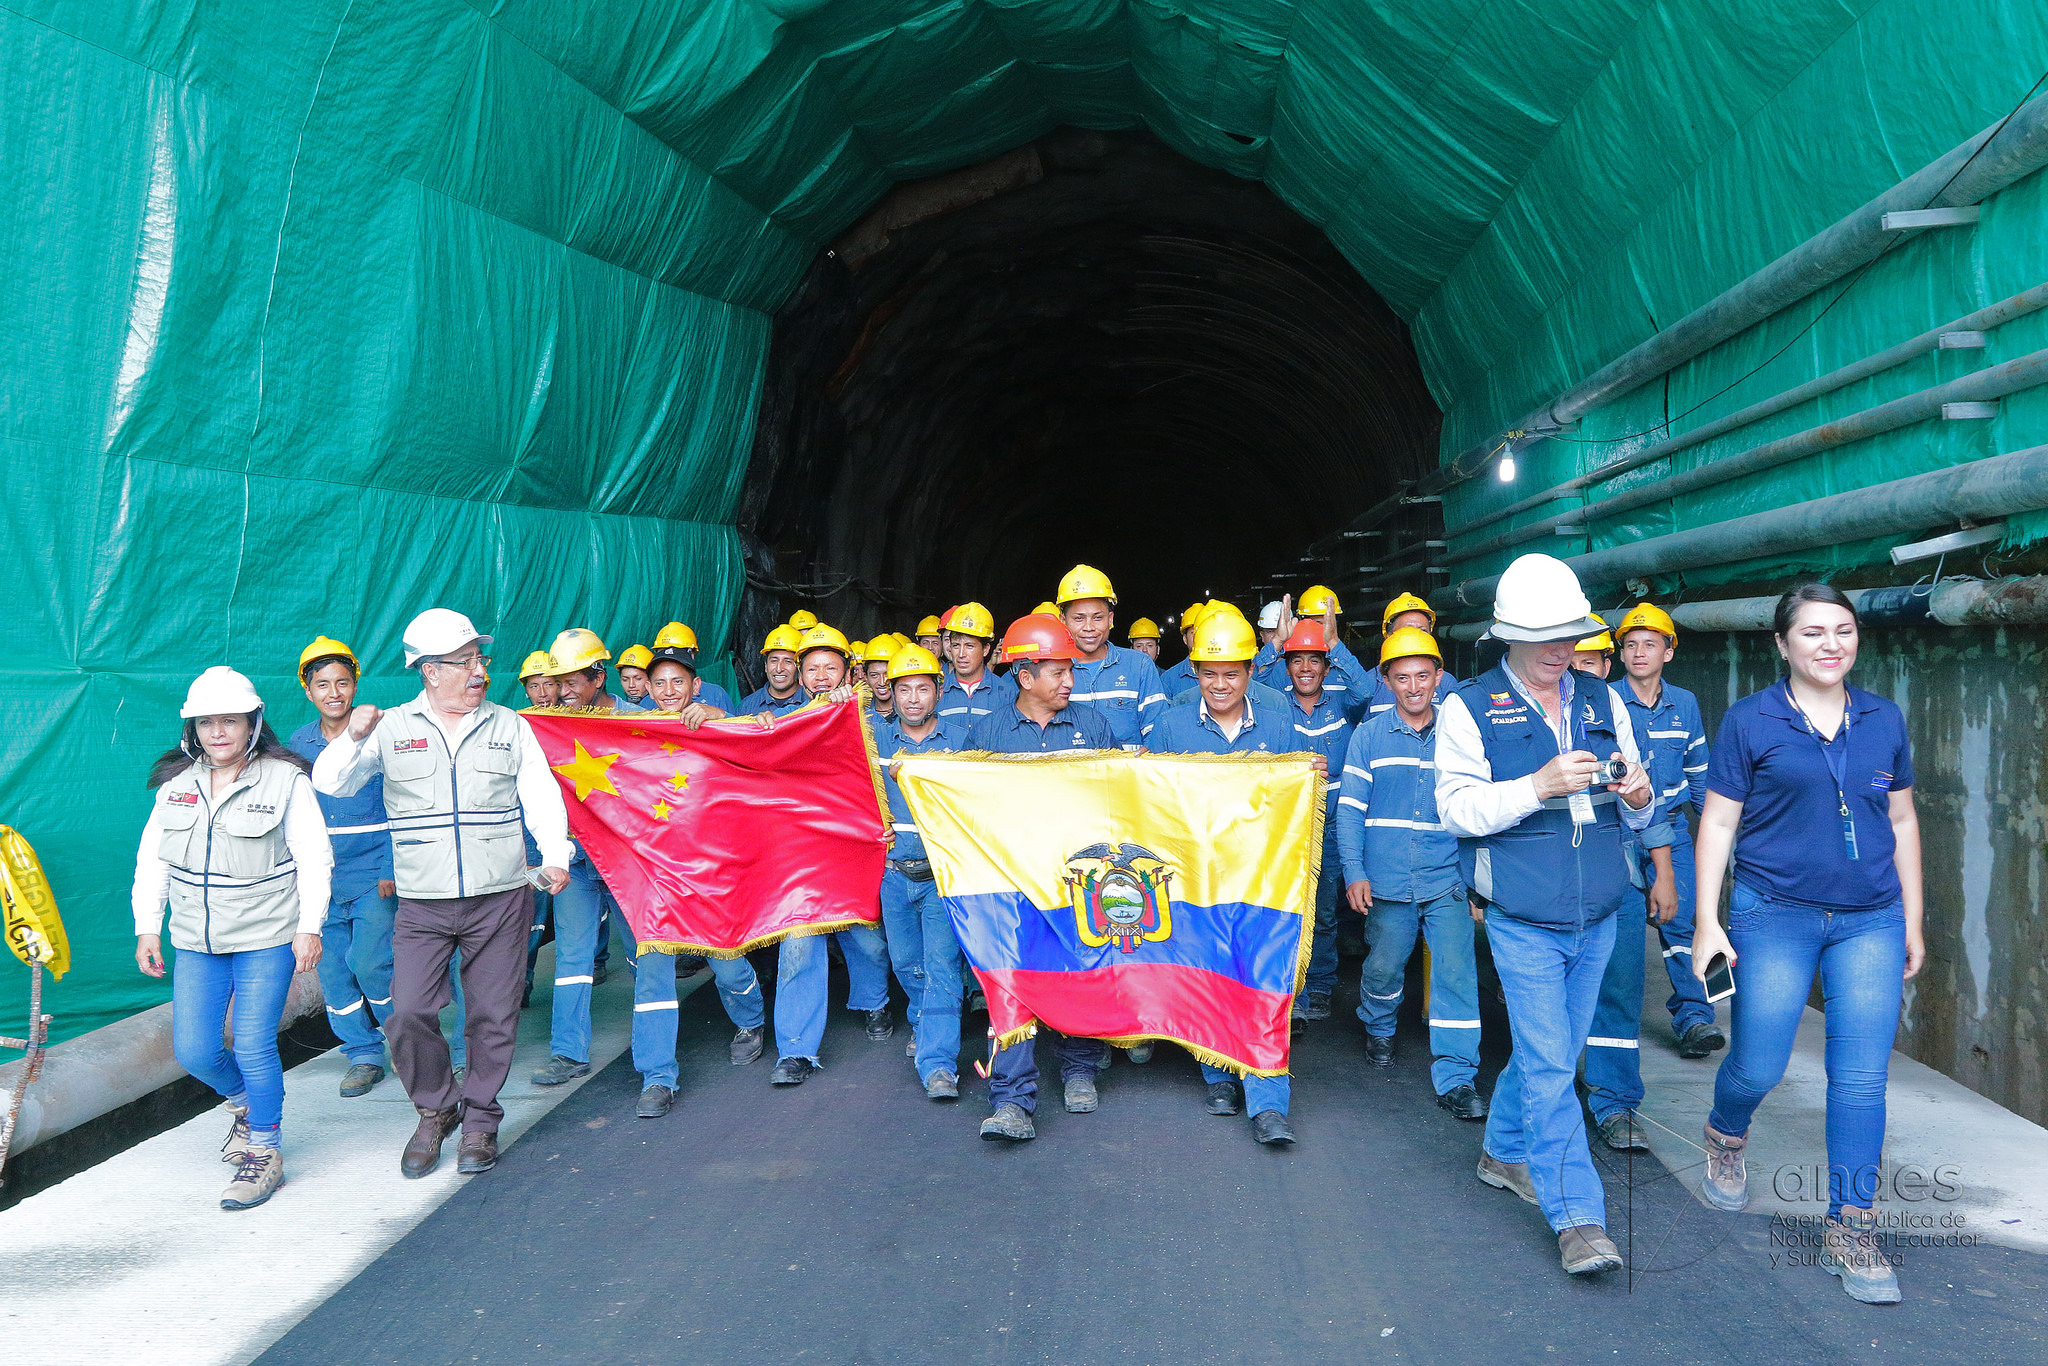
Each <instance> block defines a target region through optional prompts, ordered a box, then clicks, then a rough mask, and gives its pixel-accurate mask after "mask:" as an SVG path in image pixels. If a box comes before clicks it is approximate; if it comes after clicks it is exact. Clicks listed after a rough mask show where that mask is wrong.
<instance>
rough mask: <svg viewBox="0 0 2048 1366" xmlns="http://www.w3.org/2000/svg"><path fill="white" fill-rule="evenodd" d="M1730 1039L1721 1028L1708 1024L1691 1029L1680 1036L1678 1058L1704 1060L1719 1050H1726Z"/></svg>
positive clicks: (1694, 1026)
mask: <svg viewBox="0 0 2048 1366" xmlns="http://www.w3.org/2000/svg"><path fill="white" fill-rule="evenodd" d="M1727 1046H1728V1037H1727V1036H1726V1035H1725V1034H1723V1033H1722V1032H1721V1026H1719V1025H1717V1024H1714V1023H1712V1022H1708V1023H1705V1024H1696V1025H1692V1026H1691V1027H1689V1028H1688V1029H1687V1030H1686V1031H1685V1033H1683V1034H1681V1035H1679V1036H1678V1056H1679V1057H1681V1058H1704V1057H1706V1056H1707V1054H1709V1053H1711V1052H1713V1051H1714V1050H1715V1049H1717V1048H1726V1047H1727Z"/></svg>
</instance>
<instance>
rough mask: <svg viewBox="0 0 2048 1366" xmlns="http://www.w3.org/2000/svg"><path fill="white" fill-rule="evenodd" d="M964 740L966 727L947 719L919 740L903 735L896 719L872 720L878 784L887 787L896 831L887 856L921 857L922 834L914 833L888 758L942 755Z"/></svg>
mask: <svg viewBox="0 0 2048 1366" xmlns="http://www.w3.org/2000/svg"><path fill="white" fill-rule="evenodd" d="M966 743H967V728H966V727H964V726H960V725H956V724H954V723H953V722H950V721H941V722H939V723H938V724H937V725H935V726H933V727H932V733H931V734H930V735H927V736H925V737H924V739H922V740H913V739H911V738H910V737H909V736H908V735H905V734H904V733H903V727H902V725H901V724H900V723H899V722H897V721H894V720H890V721H877V722H876V723H875V753H876V754H877V755H878V756H880V758H881V760H882V784H883V786H884V787H886V788H888V790H889V823H890V825H891V826H892V827H893V828H894V830H895V831H896V843H895V844H893V845H891V846H890V848H889V857H890V858H896V859H918V858H923V857H924V836H922V835H920V834H919V833H918V832H917V824H916V822H914V821H913V820H911V818H910V804H909V803H908V802H906V801H904V800H903V789H902V788H900V787H898V786H897V785H896V775H895V774H893V773H891V772H890V771H889V762H888V761H889V760H891V759H894V758H896V757H898V756H900V755H905V754H945V753H949V752H951V751H953V750H957V749H961V748H964V747H965V745H966Z"/></svg>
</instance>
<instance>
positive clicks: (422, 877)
mask: <svg viewBox="0 0 2048 1366" xmlns="http://www.w3.org/2000/svg"><path fill="white" fill-rule="evenodd" d="M490 643H491V638H490V637H489V636H487V635H485V634H483V633H482V632H480V631H478V630H477V629H476V628H475V627H474V626H472V625H471V624H470V621H469V618H468V617H465V616H463V615H462V614H461V613H460V612H453V611H449V610H448V609H447V608H444V607H435V608H430V609H429V610H427V611H425V612H422V613H420V615H418V616H417V617H414V618H413V620H412V623H411V624H410V625H408V626H407V627H406V628H405V635H404V644H405V664H406V667H407V668H416V669H418V670H419V672H420V682H421V689H420V695H419V696H418V697H416V698H414V699H413V700H412V701H410V702H407V703H404V704H403V705H401V706H397V707H394V708H392V709H391V710H390V711H388V712H386V711H380V710H378V709H377V708H376V707H373V706H368V705H362V706H358V707H357V708H356V709H355V711H354V712H352V713H351V714H350V717H349V725H348V730H347V731H346V732H345V733H344V734H342V735H341V736H339V737H337V738H336V739H335V740H333V741H332V742H330V743H329V744H328V746H327V749H326V751H325V752H324V753H322V754H321V756H320V758H319V760H318V762H316V763H315V764H314V766H313V786H314V788H315V789H316V790H318V791H321V792H325V793H327V794H328V795H329V796H347V795H349V794H351V793H354V792H358V791H361V790H362V788H363V786H364V785H365V784H367V783H368V782H369V781H370V780H371V779H372V778H374V777H376V776H378V775H379V774H382V775H383V778H384V808H385V811H386V813H387V814H388V816H389V818H390V822H391V843H392V862H393V871H394V873H395V880H396V882H397V884H398V914H397V917H396V920H395V922H394V926H393V930H392V947H393V955H394V964H393V975H392V983H391V994H392V1014H391V1016H390V1018H389V1020H388V1021H387V1023H386V1025H385V1034H386V1037H387V1038H388V1039H389V1040H390V1044H391V1061H392V1064H393V1065H394V1066H395V1067H396V1068H397V1069H398V1076H399V1080H401V1081H403V1082H404V1083H405V1089H406V1091H407V1093H408V1094H409V1095H410V1096H411V1097H412V1102H413V1105H414V1107H415V1108H416V1109H418V1111H419V1115H420V1123H419V1128H418V1129H417V1130H416V1131H415V1132H414V1134H413V1136H412V1138H411V1139H410V1140H409V1141H408V1142H407V1143H406V1145H405V1153H404V1156H403V1157H402V1159H401V1160H400V1163H399V1170H400V1172H401V1173H402V1174H404V1175H406V1176H409V1177H419V1176H425V1175H426V1174H427V1173H428V1172H430V1171H432V1170H433V1169H434V1168H435V1167H436V1166H437V1165H438V1164H439V1163H440V1160H441V1145H442V1144H443V1143H444V1142H445V1141H446V1139H447V1137H448V1135H449V1134H450V1133H451V1132H453V1131H454V1129H455V1128H456V1126H457V1124H460V1125H461V1127H462V1130H463V1134H462V1142H461V1144H460V1146H459V1148H458V1152H457V1157H458V1164H457V1165H458V1168H459V1170H461V1171H464V1172H469V1173H476V1172H485V1171H489V1170H490V1169H491V1167H492V1165H493V1164H494V1163H495V1162H496V1161H497V1158H498V1125H499V1124H500V1122H501V1121H502V1120H503V1119H504V1115H505V1112H504V1109H503V1108H502V1107H501V1106H500V1105H499V1104H498V1090H499V1088H500V1087H501V1086H503V1085H504V1083H505V1076H506V1073H508V1072H509V1071H510V1070H511V1068H512V1048H513V1043H514V1040H515V1036H516V1035H517V1032H518V1028H519V995H520V990H521V988H522V986H523V985H524V983H525V980H526V938H527V932H528V929H529V927H530V926H531V925H532V923H533V884H532V883H529V881H528V874H527V867H526V842H525V840H524V839H523V838H522V837H521V829H520V827H521V824H522V822H523V823H524V825H525V826H526V827H527V828H528V829H530V830H531V831H532V832H533V836H534V839H535V840H536V841H537V842H538V844H539V846H540V852H541V863H542V867H541V869H540V871H539V874H538V880H539V881H540V882H544V883H545V884H546V887H547V890H549V891H551V892H556V893H559V892H560V891H561V890H562V889H563V888H564V887H566V886H568V885H569V859H570V847H569V816H568V812H567V811H566V810H565V809H564V808H563V805H562V793H561V789H560V788H559V787H558V786H557V785H556V783H555V775H554V774H553V773H551V772H549V770H548V761H547V756H546V755H545V754H544V753H542V751H541V747H540V742H539V740H538V739H536V738H535V736H534V734H533V728H532V727H531V726H529V725H528V724H527V723H526V722H525V721H524V720H523V719H522V718H521V717H520V716H519V714H518V713H516V712H514V711H512V710H511V709H510V708H507V707H501V706H499V705H498V704H497V703H495V702H491V701H488V700H486V699H485V696H484V693H485V691H486V690H487V689H488V688H489V687H490V683H491V676H490V672H489V669H490V657H489V656H488V655H487V654H485V653H484V647H485V646H487V645H489V644H490ZM458 947H459V948H460V949H461V951H462V989H463V995H464V997H465V1004H466V1006H467V1010H468V1021H467V1031H468V1036H469V1070H468V1072H467V1074H466V1075H465V1076H464V1078H463V1082H462V1088H461V1094H460V1095H459V1096H458V1095H457V1093H456V1086H455V1078H454V1072H453V1068H452V1066H451V1064H450V1060H449V1055H448V1043H447V1040H445V1039H443V1038H442V1037H441V1022H440V1014H441V1007H443V1006H444V1005H446V1004H448V1000H449V988H448V961H449V958H450V956H451V955H452V954H454V952H455V951H456V950H457V948H458Z"/></svg>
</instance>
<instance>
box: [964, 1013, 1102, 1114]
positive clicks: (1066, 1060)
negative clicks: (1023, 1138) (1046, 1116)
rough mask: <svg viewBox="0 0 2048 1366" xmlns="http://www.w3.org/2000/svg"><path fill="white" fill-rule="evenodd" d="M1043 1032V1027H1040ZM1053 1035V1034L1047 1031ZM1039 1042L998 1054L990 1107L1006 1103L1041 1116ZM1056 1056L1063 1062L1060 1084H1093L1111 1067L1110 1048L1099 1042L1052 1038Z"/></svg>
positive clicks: (1016, 1045) (993, 1066) (990, 1082)
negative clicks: (1078, 1079)
mask: <svg viewBox="0 0 2048 1366" xmlns="http://www.w3.org/2000/svg"><path fill="white" fill-rule="evenodd" d="M1040 1028H1041V1030H1043V1028H1044V1027H1043V1026H1040ZM1046 1032H1051V1031H1046ZM1037 1044H1038V1040H1036V1039H1021V1040H1019V1041H1018V1042H1016V1043H1013V1044H1011V1045H1010V1046H1009V1047H1008V1048H1000V1049H997V1050H996V1055H995V1058H994V1060H993V1061H992V1062H991V1063H990V1064H989V1076H988V1099H989V1103H990V1104H991V1105H1001V1104H1003V1103H1005V1102H1008V1103H1009V1104H1012V1105H1016V1106H1020V1107H1022V1108H1023V1111H1024V1113H1025V1114H1027V1115H1035V1114H1037V1113H1038V1056H1037ZM1052 1047H1053V1053H1054V1054H1055V1055H1056V1056H1057V1057H1058V1058H1059V1060H1060V1080H1061V1082H1063V1083H1064V1082H1066V1081H1068V1080H1069V1079H1071V1078H1073V1077H1087V1078H1089V1079H1090V1080H1093V1079H1094V1077H1095V1074H1096V1073H1098V1072H1100V1071H1101V1070H1102V1069H1103V1068H1105V1067H1107V1066H1109V1045H1108V1044H1106V1043H1104V1042H1103V1041H1102V1040H1100V1039H1071V1038H1068V1037H1067V1036H1066V1035H1064V1034H1053V1045H1052Z"/></svg>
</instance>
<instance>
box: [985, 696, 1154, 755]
mask: <svg viewBox="0 0 2048 1366" xmlns="http://www.w3.org/2000/svg"><path fill="white" fill-rule="evenodd" d="M967 748H968V749H980V750H987V751H988V752H989V753H990V754H1041V753H1071V752H1072V751H1074V750H1083V749H1117V748H1119V746H1118V744H1117V742H1116V732H1115V731H1112V730H1111V729H1110V728H1109V722H1107V721H1105V720H1103V718H1102V713H1101V712H1099V711H1097V710H1095V708H1093V707H1091V706H1089V705H1088V704H1087V703H1085V702H1083V703H1071V702H1070V703H1068V704H1067V706H1066V707H1065V708H1063V709H1061V710H1060V711H1056V712H1054V713H1053V714H1052V719H1051V720H1050V721H1047V722H1046V723H1045V725H1044V726H1040V725H1039V724H1038V723H1037V722H1036V721H1033V720H1032V719H1031V718H1030V717H1028V716H1026V715H1025V714H1024V713H1023V712H1021V711H1019V710H1017V704H1016V703H1015V702H1012V703H1010V704H1009V705H1008V706H1006V707H1003V708H1002V709H1001V710H999V711H992V712H989V713H988V714H987V715H985V716H978V717H976V718H975V720H974V724H973V725H972V726H971V727H969V728H968V731H967Z"/></svg>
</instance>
